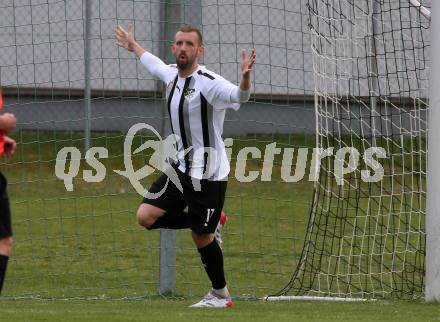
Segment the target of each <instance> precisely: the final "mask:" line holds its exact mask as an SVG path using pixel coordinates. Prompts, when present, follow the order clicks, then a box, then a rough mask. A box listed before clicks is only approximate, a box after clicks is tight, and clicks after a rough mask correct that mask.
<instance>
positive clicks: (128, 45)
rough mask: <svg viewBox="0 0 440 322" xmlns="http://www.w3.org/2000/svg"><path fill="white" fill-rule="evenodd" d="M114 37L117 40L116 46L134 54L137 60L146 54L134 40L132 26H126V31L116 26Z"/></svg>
mask: <svg viewBox="0 0 440 322" xmlns="http://www.w3.org/2000/svg"><path fill="white" fill-rule="evenodd" d="M115 37H116V40H117V42H116V44H117V45H118V46H119V47H122V48H125V49H127V50H128V51H130V52H132V53H135V54H136V56H138V57H139V58H141V56H142V54H143V53H145V52H146V50H145V49H144V48H142V46H141V45H139V43H138V42H137V41H136V40H135V39H134V35H133V26H132V25H131V23H129V24H128V27H127V30H125V29H124V28H122V27H121V26H119V25H118V26H117V27H116V30H115Z"/></svg>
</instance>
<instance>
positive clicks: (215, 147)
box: [141, 53, 247, 180]
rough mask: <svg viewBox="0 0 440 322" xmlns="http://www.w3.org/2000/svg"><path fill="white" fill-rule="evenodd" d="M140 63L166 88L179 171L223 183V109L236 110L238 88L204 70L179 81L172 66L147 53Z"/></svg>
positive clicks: (225, 161)
mask: <svg viewBox="0 0 440 322" xmlns="http://www.w3.org/2000/svg"><path fill="white" fill-rule="evenodd" d="M141 62H142V63H143V64H144V65H145V66H146V67H147V69H148V70H149V71H150V73H151V74H152V75H153V76H156V77H158V78H159V79H161V80H162V81H163V82H165V84H166V98H167V107H168V113H169V115H170V120H171V129H172V131H173V133H174V135H175V136H176V139H177V150H178V151H179V152H180V153H179V156H178V167H179V169H180V170H181V171H182V172H184V173H187V174H188V175H190V176H191V177H194V178H197V179H202V178H203V179H209V180H222V179H225V178H226V177H227V175H228V173H229V170H230V167H229V161H228V158H227V155H226V151H225V145H224V142H223V139H222V133H223V122H224V119H225V114H226V109H227V108H233V109H234V110H237V109H238V108H239V107H240V94H239V93H240V91H239V87H238V86H236V85H234V84H232V83H231V82H229V81H227V80H226V79H224V78H223V77H221V76H220V75H217V74H216V73H214V72H212V71H209V70H207V69H206V68H205V67H204V66H199V67H198V69H197V70H196V71H195V72H194V73H192V74H191V75H190V76H188V77H186V78H182V77H180V76H179V75H178V72H177V66H176V65H166V64H165V63H163V62H162V61H161V60H160V59H159V58H158V57H156V56H154V55H152V54H150V53H144V54H143V55H142V57H141ZM246 100H247V99H246ZM183 151H189V152H187V153H186V154H184V153H182V152H183Z"/></svg>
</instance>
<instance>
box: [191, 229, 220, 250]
mask: <svg viewBox="0 0 440 322" xmlns="http://www.w3.org/2000/svg"><path fill="white" fill-rule="evenodd" d="M192 238H193V241H194V243H195V244H196V246H197V248H202V247H205V246H207V245H209V244H210V243H212V241H213V240H214V238H215V237H214V234H197V233H196V232H194V231H192Z"/></svg>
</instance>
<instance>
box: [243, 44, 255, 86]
mask: <svg viewBox="0 0 440 322" xmlns="http://www.w3.org/2000/svg"><path fill="white" fill-rule="evenodd" d="M256 57H257V55H256V54H255V50H254V49H251V53H250V55H249V58H247V57H246V49H242V50H241V81H240V89H241V90H242V91H249V90H250V89H251V71H252V66H253V65H254V63H255V58H256Z"/></svg>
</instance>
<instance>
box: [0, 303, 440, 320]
mask: <svg viewBox="0 0 440 322" xmlns="http://www.w3.org/2000/svg"><path fill="white" fill-rule="evenodd" d="M191 303H192V302H191V301H190V300H188V299H185V300H163V299H148V300H144V301H87V302H85V301H60V300H58V301H42V300H33V301H0V311H1V321H15V322H21V321H23V322H25V321H26V322H30V321H32V322H39V321H48V322H58V321H60V322H61V321H63V322H70V321H72V322H73V321H75V322H76V321H88V322H95V321H96V322H101V321H102V322H113V321H114V322H119V321H133V322H134V321H151V322H156V321H157V322H158V321H179V322H185V321H189V322H191V321H262V322H263V321H264V322H266V321H297V322H302V321H304V322H313V321H316V322H319V321H328V322H343V321H359V322H361V321H366V322H367V321H368V322H375V321H377V322H387V321H399V322H401V321H405V322H411V321H414V322H416V321H417V322H428V321H439V320H440V305H437V304H424V303H420V302H407V301H378V302H370V303H324V302H277V303H273V302H272V303H267V302H260V301H236V302H235V303H234V306H233V307H232V308H231V309H228V310H222V309H220V310H219V309H192V308H188V305H190V304H191Z"/></svg>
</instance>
